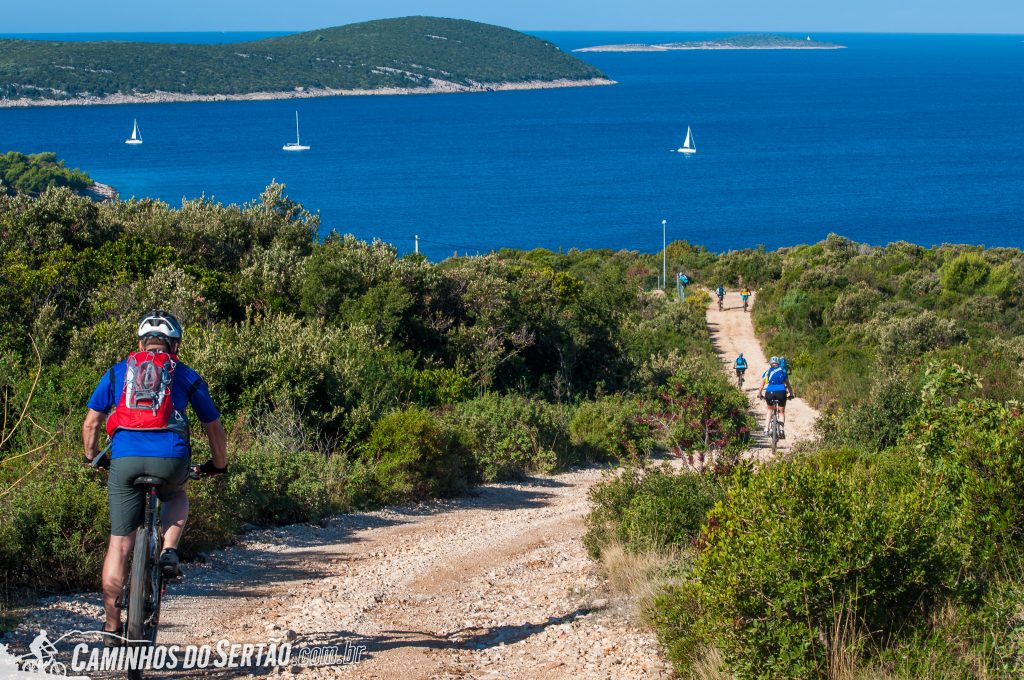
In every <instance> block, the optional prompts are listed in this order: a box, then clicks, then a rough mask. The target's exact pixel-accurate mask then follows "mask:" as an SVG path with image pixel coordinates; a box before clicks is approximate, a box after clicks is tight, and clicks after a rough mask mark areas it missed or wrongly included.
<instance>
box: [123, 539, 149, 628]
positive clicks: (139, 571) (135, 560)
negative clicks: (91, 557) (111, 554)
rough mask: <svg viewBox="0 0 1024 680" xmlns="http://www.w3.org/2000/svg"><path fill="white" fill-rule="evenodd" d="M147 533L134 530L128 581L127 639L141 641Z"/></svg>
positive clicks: (145, 589) (145, 583)
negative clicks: (133, 549)
mask: <svg viewBox="0 0 1024 680" xmlns="http://www.w3.org/2000/svg"><path fill="white" fill-rule="evenodd" d="M149 560H150V556H149V532H148V531H146V529H145V528H144V527H139V528H138V529H136V530H135V552H134V553H132V571H131V576H130V577H129V580H128V635H127V637H128V639H129V640H143V639H145V638H144V637H143V636H144V635H145V621H146V591H147V590H148V589H149V575H150V569H149V564H148V562H149Z"/></svg>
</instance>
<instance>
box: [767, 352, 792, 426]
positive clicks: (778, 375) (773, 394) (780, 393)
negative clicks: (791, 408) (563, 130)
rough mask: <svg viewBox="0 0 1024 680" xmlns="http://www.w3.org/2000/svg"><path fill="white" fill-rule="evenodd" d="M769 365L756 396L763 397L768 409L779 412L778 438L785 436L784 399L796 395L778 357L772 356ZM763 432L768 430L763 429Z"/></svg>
mask: <svg viewBox="0 0 1024 680" xmlns="http://www.w3.org/2000/svg"><path fill="white" fill-rule="evenodd" d="M768 363H769V364H770V366H769V367H768V370H767V371H765V374H764V380H762V381H761V389H760V390H758V392H757V396H758V398H759V399H760V398H763V399H764V401H765V403H766V404H767V405H768V411H769V413H771V412H772V411H778V412H779V439H785V438H786V399H787V396H788V398H790V399H793V398H795V397H796V395H795V394H793V387H792V386H791V385H790V384H789V375H788V374H787V373H786V369H784V368H782V366H780V365H779V358H778V357H772V358H771V359H770V360H769V362H768ZM765 434H768V430H767V429H765Z"/></svg>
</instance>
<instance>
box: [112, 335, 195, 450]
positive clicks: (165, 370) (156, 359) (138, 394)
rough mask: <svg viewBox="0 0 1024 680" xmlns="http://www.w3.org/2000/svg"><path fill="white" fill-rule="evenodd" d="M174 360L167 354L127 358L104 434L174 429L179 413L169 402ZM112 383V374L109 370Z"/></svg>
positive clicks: (137, 354)
mask: <svg viewBox="0 0 1024 680" xmlns="http://www.w3.org/2000/svg"><path fill="white" fill-rule="evenodd" d="M177 365H178V357H176V356H175V355H173V354H169V353H167V352H160V351H157V352H148V351H146V352H132V353H131V354H129V355H128V361H127V362H126V370H125V374H124V389H123V390H122V391H121V399H120V400H119V401H118V402H117V407H116V408H115V409H114V411H113V413H111V414H110V417H109V418H107V434H108V435H110V436H113V435H114V433H115V432H116V431H118V430H174V429H177V428H176V427H175V426H176V425H177V422H176V421H178V420H180V419H181V416H180V415H179V414H176V413H175V410H174V404H173V403H172V401H171V382H172V381H173V380H174V368H175V367H176V366H177ZM110 377H111V382H113V377H114V371H113V369H111V371H110Z"/></svg>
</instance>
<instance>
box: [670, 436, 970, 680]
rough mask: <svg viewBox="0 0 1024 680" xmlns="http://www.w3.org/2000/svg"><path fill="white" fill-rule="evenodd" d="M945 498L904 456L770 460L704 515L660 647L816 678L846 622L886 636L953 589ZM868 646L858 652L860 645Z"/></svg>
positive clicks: (750, 670)
mask: <svg viewBox="0 0 1024 680" xmlns="http://www.w3.org/2000/svg"><path fill="white" fill-rule="evenodd" d="M950 502H951V499H950V498H949V496H948V495H947V494H944V493H943V491H942V489H941V487H940V486H939V485H938V484H936V483H935V482H934V480H933V479H932V478H931V476H929V475H928V474H926V470H925V469H922V467H921V465H920V464H919V463H918V462H917V461H916V460H915V459H913V458H912V457H906V456H895V455H894V456H885V457H881V458H875V459H867V462H863V461H861V462H858V463H851V462H850V458H849V457H844V456H840V457H831V458H827V459H821V460H816V459H814V458H811V459H808V460H801V461H798V462H794V463H779V464H775V465H771V466H769V467H766V468H764V469H763V470H761V471H760V472H758V473H756V474H740V475H738V476H737V477H736V479H734V480H733V481H732V483H731V484H730V486H729V489H728V492H727V496H726V498H725V500H724V502H723V503H722V504H720V505H719V506H718V507H716V508H715V510H714V511H712V512H711V514H710V516H709V519H708V530H707V533H706V535H705V536H704V537H703V539H702V542H703V547H702V550H701V553H700V556H699V557H698V559H697V562H696V565H695V569H694V572H693V576H692V580H689V581H687V582H685V583H684V584H683V585H681V586H680V587H679V588H678V589H677V591H676V592H675V593H674V594H669V595H667V596H666V598H667V599H664V600H663V601H662V602H661V606H662V607H664V608H666V609H667V610H668V611H676V612H681V613H682V614H684V615H685V616H686V617H687V618H685V619H683V620H675V621H674V622H673V626H674V628H672V629H671V630H670V631H668V632H669V633H670V636H669V637H670V638H671V639H670V640H669V643H670V644H672V643H674V642H678V641H679V636H691V637H692V638H693V639H692V641H691V642H688V643H686V644H685V645H683V647H682V648H677V649H678V651H680V654H681V656H680V657H679V659H678V661H679V663H680V667H681V670H682V669H685V668H686V667H687V665H688V664H689V663H690V662H692V661H694V659H692V658H687V657H686V655H685V654H684V653H683V652H686V650H687V649H688V650H689V652H686V653H696V651H697V650H699V649H700V648H702V646H714V647H717V648H718V649H720V650H721V651H722V652H723V654H724V656H725V659H726V661H727V663H728V665H729V666H730V668H731V669H733V670H734V671H735V672H736V673H737V674H738V675H739V676H741V677H766V678H767V677H772V678H774V677H787V678H819V677H823V676H824V675H825V673H826V670H827V668H828V663H829V659H830V650H831V649H832V648H831V645H833V644H834V642H835V641H836V640H838V639H840V638H841V637H842V634H843V632H844V630H845V629H844V626H847V625H848V624H847V623H846V622H847V621H852V622H854V628H855V631H854V632H855V634H856V635H857V636H858V637H860V636H867V637H871V636H877V637H876V639H877V640H885V639H886V638H887V637H888V636H890V635H893V634H896V633H898V632H899V631H900V630H901V629H902V628H903V627H904V626H906V625H907V624H908V622H912V621H914V620H915V619H916V617H918V616H920V612H921V611H927V610H928V609H929V607H931V606H932V605H934V604H935V603H936V602H937V601H939V600H940V599H941V598H942V597H944V596H945V595H946V594H947V593H950V592H953V591H955V590H956V589H957V588H958V587H959V578H960V576H961V574H960V565H959V564H958V562H957V560H956V559H954V555H952V554H951V551H950V550H949V546H948V545H946V541H945V534H944V529H945V524H946V523H947V522H948V521H949V507H950ZM864 651H865V652H867V651H869V650H868V649H865V650H864Z"/></svg>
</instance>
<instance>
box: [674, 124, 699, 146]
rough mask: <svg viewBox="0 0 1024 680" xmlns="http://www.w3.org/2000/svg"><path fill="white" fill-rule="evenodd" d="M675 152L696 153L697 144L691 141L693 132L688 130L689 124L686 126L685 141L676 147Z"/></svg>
mask: <svg viewBox="0 0 1024 680" xmlns="http://www.w3.org/2000/svg"><path fill="white" fill-rule="evenodd" d="M676 153H697V146H696V145H695V144H694V141H693V133H692V132H690V126H689V125H687V126H686V141H684V142H683V145H682V146H681V147H679V148H678V149H676Z"/></svg>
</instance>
